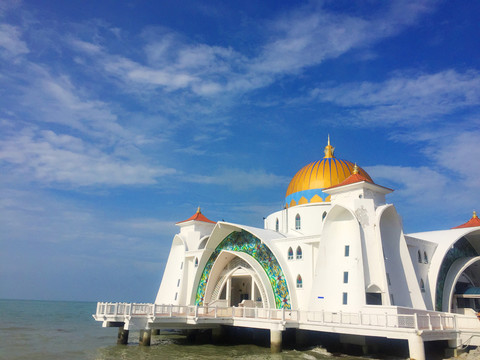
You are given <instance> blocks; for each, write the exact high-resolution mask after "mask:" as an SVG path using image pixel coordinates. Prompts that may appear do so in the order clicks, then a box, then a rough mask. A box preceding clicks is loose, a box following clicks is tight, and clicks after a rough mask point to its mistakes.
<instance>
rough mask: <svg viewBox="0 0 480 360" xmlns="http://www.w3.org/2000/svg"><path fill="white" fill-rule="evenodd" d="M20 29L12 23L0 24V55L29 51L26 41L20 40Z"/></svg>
mask: <svg viewBox="0 0 480 360" xmlns="http://www.w3.org/2000/svg"><path fill="white" fill-rule="evenodd" d="M21 35H22V33H21V30H20V29H19V28H18V27H16V26H12V25H8V24H0V55H1V56H3V57H14V56H17V55H23V54H27V53H28V52H29V49H28V46H27V43H26V42H25V41H23V40H21Z"/></svg>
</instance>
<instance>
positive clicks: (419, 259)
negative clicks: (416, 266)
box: [418, 250, 422, 263]
mask: <svg viewBox="0 0 480 360" xmlns="http://www.w3.org/2000/svg"><path fill="white" fill-rule="evenodd" d="M418 262H419V263H422V253H421V252H420V250H418Z"/></svg>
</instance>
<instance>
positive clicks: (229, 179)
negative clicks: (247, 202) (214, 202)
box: [186, 169, 290, 190]
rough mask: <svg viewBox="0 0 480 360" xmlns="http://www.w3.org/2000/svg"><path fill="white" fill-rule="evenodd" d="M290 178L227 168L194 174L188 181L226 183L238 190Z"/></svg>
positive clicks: (282, 182)
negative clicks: (206, 173)
mask: <svg viewBox="0 0 480 360" xmlns="http://www.w3.org/2000/svg"><path fill="white" fill-rule="evenodd" d="M289 180H290V179H289V178H288V177H285V176H279V175H275V174H271V173H268V172H266V171H264V170H251V171H248V170H243V169H226V170H223V171H219V172H218V173H217V174H214V175H194V176H190V177H189V178H188V179H186V181H189V182H193V183H199V184H212V185H226V186H228V187H231V188H233V189H236V190H247V189H251V188H259V187H268V186H274V185H278V184H285V183H288V181H289Z"/></svg>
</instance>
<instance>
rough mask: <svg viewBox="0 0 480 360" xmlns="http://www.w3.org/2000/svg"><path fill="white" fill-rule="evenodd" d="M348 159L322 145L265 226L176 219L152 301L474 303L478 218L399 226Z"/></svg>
mask: <svg viewBox="0 0 480 360" xmlns="http://www.w3.org/2000/svg"><path fill="white" fill-rule="evenodd" d="M392 191H393V190H392V189H389V188H386V187H383V186H381V185H378V184H375V183H374V182H373V180H372V179H371V177H370V176H369V175H368V174H367V173H366V172H365V171H364V170H363V169H362V168H360V167H358V166H356V165H355V164H354V163H352V162H350V161H347V160H342V159H338V158H336V157H335V156H334V148H333V146H331V145H330V139H329V140H328V145H327V146H326V147H325V156H324V157H323V159H321V160H319V161H316V162H312V163H311V164H308V165H306V166H304V167H303V168H302V169H300V170H299V171H298V172H297V173H296V174H295V176H294V177H293V178H292V180H291V181H290V184H289V186H288V188H287V192H286V195H285V206H284V208H283V209H282V210H279V211H277V212H274V213H273V214H270V215H268V216H267V217H266V218H265V220H264V228H263V229H259V228H254V227H250V226H246V225H239V224H232V223H227V222H218V223H215V222H213V221H211V220H209V219H208V218H206V217H205V216H204V215H203V214H202V213H201V211H200V208H199V209H198V210H197V212H196V213H195V214H194V215H193V216H192V217H190V218H189V219H187V220H184V221H181V222H178V223H177V225H178V226H179V228H180V232H179V234H177V235H175V237H174V239H173V243H172V247H171V250H170V256H169V258H168V262H167V266H166V269H165V273H164V276H163V280H162V283H161V286H160V289H159V291H158V294H157V297H156V300H155V303H156V304H176V305H189V304H196V305H204V304H209V305H211V306H214V305H218V306H239V305H243V306H249V307H250V306H253V307H261V308H286V309H299V310H311V311H315V310H342V311H357V310H359V309H361V308H362V307H364V306H367V305H369V306H404V307H409V308H415V309H422V310H436V311H443V312H455V313H467V312H474V311H475V312H476V311H478V310H480V219H479V218H478V217H477V215H476V214H475V213H474V214H473V217H472V219H471V220H470V221H468V222H467V223H465V224H463V225H460V226H458V227H456V228H453V229H449V230H443V231H432V232H424V233H415V234H404V233H403V230H402V223H401V219H400V217H399V215H398V213H397V211H396V209H395V207H394V205H392V204H388V203H387V202H386V199H385V196H386V195H387V194H389V193H391V192H392Z"/></svg>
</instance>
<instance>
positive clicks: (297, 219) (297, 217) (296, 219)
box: [295, 214, 301, 230]
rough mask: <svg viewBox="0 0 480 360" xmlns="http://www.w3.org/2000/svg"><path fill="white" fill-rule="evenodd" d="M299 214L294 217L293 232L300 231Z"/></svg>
mask: <svg viewBox="0 0 480 360" xmlns="http://www.w3.org/2000/svg"><path fill="white" fill-rule="evenodd" d="M300 227H301V226H300V214H297V216H295V230H300Z"/></svg>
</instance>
